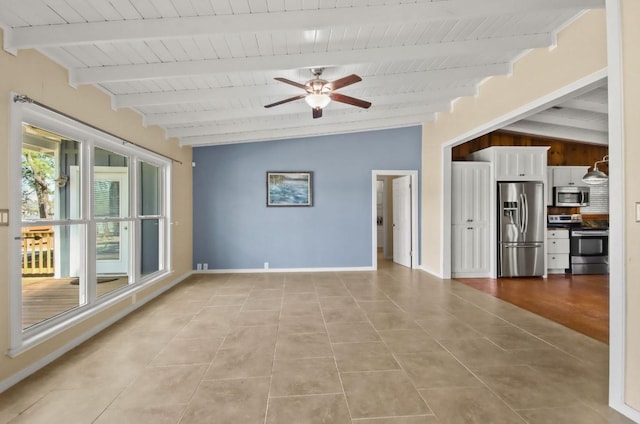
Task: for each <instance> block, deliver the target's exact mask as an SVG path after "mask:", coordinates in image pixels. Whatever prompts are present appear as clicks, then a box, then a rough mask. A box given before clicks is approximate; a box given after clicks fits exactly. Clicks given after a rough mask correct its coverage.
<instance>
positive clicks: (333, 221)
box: [193, 127, 422, 269]
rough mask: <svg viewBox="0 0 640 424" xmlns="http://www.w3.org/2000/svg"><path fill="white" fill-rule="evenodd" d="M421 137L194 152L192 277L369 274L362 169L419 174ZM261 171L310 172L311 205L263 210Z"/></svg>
mask: <svg viewBox="0 0 640 424" xmlns="http://www.w3.org/2000/svg"><path fill="white" fill-rule="evenodd" d="M421 131H422V128H421V127H408V128H398V129H390V130H380V131H370V132H361V133H353V134H342V135H332V136H322V137H310V138H301V139H289V140H277V141H266V142H260V143H244V144H230V145H221V146H208V147H197V148H194V149H193V158H194V161H195V163H196V166H195V168H194V169H193V190H194V192H193V208H194V210H193V231H194V234H193V257H194V269H195V264H196V263H208V264H209V269H254V268H255V269H262V268H263V264H264V262H269V267H270V268H271V269H277V268H342V267H367V266H371V252H372V246H371V242H372V241H371V238H372V234H371V230H372V222H371V220H372V217H371V203H372V199H371V195H372V188H371V176H372V174H371V171H372V170H420V164H421V143H422V132H421ZM267 171H312V172H313V206H312V207H267V206H266V173H267ZM418 204H420V203H418Z"/></svg>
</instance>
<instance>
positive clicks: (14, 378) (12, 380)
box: [0, 272, 192, 393]
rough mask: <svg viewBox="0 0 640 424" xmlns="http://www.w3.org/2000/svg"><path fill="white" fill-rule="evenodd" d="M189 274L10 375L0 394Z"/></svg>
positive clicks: (188, 274) (188, 273)
mask: <svg viewBox="0 0 640 424" xmlns="http://www.w3.org/2000/svg"><path fill="white" fill-rule="evenodd" d="M191 274H192V273H191V272H187V273H185V274H183V275H182V276H181V277H179V278H177V279H175V280H173V281H172V282H171V283H169V284H167V285H166V286H164V287H162V288H160V289H158V290H156V291H155V292H153V293H152V294H151V295H149V296H147V297H146V298H144V299H143V300H141V301H138V302H136V303H134V304H132V305H131V306H129V307H128V308H127V309H125V310H123V311H121V312H119V313H118V314H116V315H114V316H112V317H111V318H109V319H108V320H106V321H103V322H101V323H100V325H98V326H96V327H94V328H92V329H91V330H89V331H87V332H85V333H84V334H82V335H80V336H78V337H76V338H75V339H73V340H71V341H70V342H69V343H66V344H65V345H64V346H62V347H60V348H59V349H56V350H55V351H53V352H51V353H50V354H48V355H47V356H45V357H44V358H41V359H40V360H38V361H37V362H34V363H33V364H31V365H29V366H28V367H27V368H24V369H22V370H20V371H19V372H17V373H15V374H13V375H11V376H10V377H8V378H5V379H4V380H2V381H0V393H2V392H3V391H5V390H7V389H8V388H9V387H11V386H13V385H14V384H16V383H18V382H20V381H21V380H23V379H25V378H26V377H28V376H29V375H31V374H33V373H34V372H36V371H38V370H39V369H41V368H43V367H44V366H46V365H47V364H49V363H51V362H52V361H54V360H56V359H57V358H59V357H61V356H62V355H64V354H65V353H67V352H68V351H70V350H71V349H73V348H74V347H76V346H78V345H80V344H81V343H83V342H85V341H87V340H89V339H90V338H91V337H93V336H95V335H96V334H98V333H99V332H101V331H102V330H104V329H105V328H107V327H109V326H110V325H112V324H114V323H115V322H117V321H118V320H120V319H122V318H124V317H125V316H127V315H129V314H130V313H131V312H133V311H135V310H136V309H138V308H140V307H141V306H143V305H145V304H146V303H147V302H149V301H151V300H153V299H155V298H156V297H158V296H160V295H161V294H162V293H164V292H166V291H167V290H169V289H171V288H173V287H174V286H176V285H177V284H179V283H180V282H182V281H184V280H185V279H186V278H188V277H189V276H191Z"/></svg>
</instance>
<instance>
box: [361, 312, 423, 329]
mask: <svg viewBox="0 0 640 424" xmlns="http://www.w3.org/2000/svg"><path fill="white" fill-rule="evenodd" d="M367 317H368V318H369V320H370V321H371V324H373V327H374V328H375V329H376V330H417V329H418V324H416V322H415V320H414V319H413V316H412V315H411V314H408V313H406V312H393V313H385V312H377V313H369V314H367Z"/></svg>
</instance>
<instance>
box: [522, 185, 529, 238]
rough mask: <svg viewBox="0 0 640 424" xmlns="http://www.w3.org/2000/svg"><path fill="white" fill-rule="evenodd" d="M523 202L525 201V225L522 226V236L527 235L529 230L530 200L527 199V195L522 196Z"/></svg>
mask: <svg viewBox="0 0 640 424" xmlns="http://www.w3.org/2000/svg"><path fill="white" fill-rule="evenodd" d="M522 200H523V201H524V219H523V223H524V225H523V226H522V234H523V235H524V234H526V233H527V229H528V228H529V199H527V195H526V194H522Z"/></svg>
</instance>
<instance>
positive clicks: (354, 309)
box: [322, 306, 367, 324]
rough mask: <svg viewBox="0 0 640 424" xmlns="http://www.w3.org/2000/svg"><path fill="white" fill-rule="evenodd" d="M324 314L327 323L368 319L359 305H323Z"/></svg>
mask: <svg viewBox="0 0 640 424" xmlns="http://www.w3.org/2000/svg"><path fill="white" fill-rule="evenodd" d="M322 315H323V316H324V320H325V321H326V322H327V324H328V323H332V322H359V321H366V320H367V316H366V315H365V314H364V311H363V310H362V309H360V307H359V306H322Z"/></svg>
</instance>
